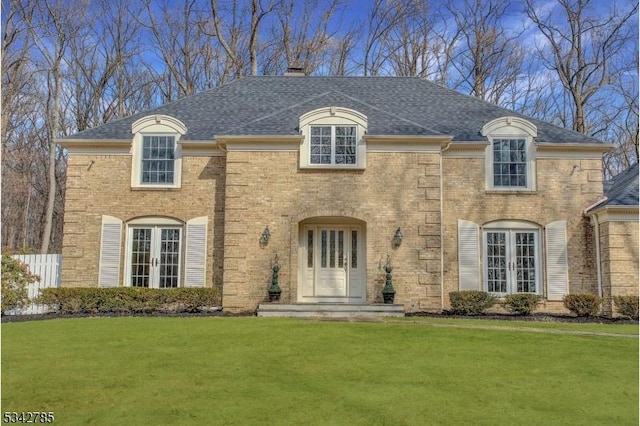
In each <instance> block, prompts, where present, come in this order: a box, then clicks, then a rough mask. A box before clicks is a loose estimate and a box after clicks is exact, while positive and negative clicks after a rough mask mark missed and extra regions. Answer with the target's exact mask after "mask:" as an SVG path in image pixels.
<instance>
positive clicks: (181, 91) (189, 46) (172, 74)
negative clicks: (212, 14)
mask: <svg viewBox="0 0 640 426" xmlns="http://www.w3.org/2000/svg"><path fill="white" fill-rule="evenodd" d="M199 6H200V2H198V1H197V0H181V2H180V3H178V2H176V1H172V0H163V1H162V2H158V1H152V0H145V1H144V7H145V9H146V13H145V15H144V16H143V18H142V19H140V20H139V22H140V23H141V24H142V25H143V26H145V27H146V28H147V30H148V31H149V33H150V34H151V37H152V40H153V42H154V43H153V45H152V49H150V51H152V52H154V51H155V52H156V53H157V55H158V57H159V59H160V60H161V62H162V65H163V68H161V69H160V70H159V75H160V76H162V77H163V80H164V81H163V80H159V82H161V83H164V84H163V85H162V86H163V87H164V93H163V101H165V102H167V101H173V100H175V99H178V98H182V97H185V96H191V95H193V94H195V93H196V92H197V91H198V90H202V88H203V87H206V86H208V84H209V83H210V82H208V81H206V79H207V77H208V76H210V75H211V74H210V72H207V69H206V67H205V65H206V64H207V61H208V58H207V53H208V47H209V46H210V45H211V43H212V38H211V36H208V35H206V34H205V33H204V32H203V29H204V26H203V22H204V21H205V19H206V15H205V11H204V10H202V9H199ZM150 69H154V68H153V67H151V68H150Z"/></svg>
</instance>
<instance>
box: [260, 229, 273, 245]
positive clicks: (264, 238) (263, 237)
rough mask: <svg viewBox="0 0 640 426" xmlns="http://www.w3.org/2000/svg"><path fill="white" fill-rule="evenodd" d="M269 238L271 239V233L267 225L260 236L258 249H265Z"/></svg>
mask: <svg viewBox="0 0 640 426" xmlns="http://www.w3.org/2000/svg"><path fill="white" fill-rule="evenodd" d="M269 238H271V232H269V225H267V226H265V227H264V231H262V235H261V236H260V247H266V246H267V244H269Z"/></svg>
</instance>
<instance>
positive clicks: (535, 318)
mask: <svg viewBox="0 0 640 426" xmlns="http://www.w3.org/2000/svg"><path fill="white" fill-rule="evenodd" d="M406 316H407V317H433V318H456V319H487V320H496V321H531V322H564V323H576V324H581V323H583V324H587V323H588V324H635V325H637V324H638V320H637V319H635V320H634V319H631V318H623V317H616V318H610V317H599V316H596V317H578V316H572V315H559V314H533V315H510V314H496V313H492V314H482V315H473V316H468V315H455V314H453V313H451V312H448V311H444V312H442V313H430V312H416V313H407V314H406Z"/></svg>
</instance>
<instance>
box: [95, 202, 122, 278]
mask: <svg viewBox="0 0 640 426" xmlns="http://www.w3.org/2000/svg"><path fill="white" fill-rule="evenodd" d="M121 238H122V221H121V220H120V219H118V218H117V217H113V216H105V215H103V216H102V231H101V235H100V268H99V273H98V286H100V287H118V279H119V277H120V246H121Z"/></svg>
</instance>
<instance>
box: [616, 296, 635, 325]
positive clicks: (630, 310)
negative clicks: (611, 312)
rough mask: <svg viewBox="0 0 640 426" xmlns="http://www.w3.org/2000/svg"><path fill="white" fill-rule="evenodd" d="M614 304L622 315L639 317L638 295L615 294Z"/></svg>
mask: <svg viewBox="0 0 640 426" xmlns="http://www.w3.org/2000/svg"><path fill="white" fill-rule="evenodd" d="M613 304H614V305H616V309H618V312H619V313H620V315H624V316H625V317H629V318H633V319H636V320H637V319H638V296H613Z"/></svg>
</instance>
